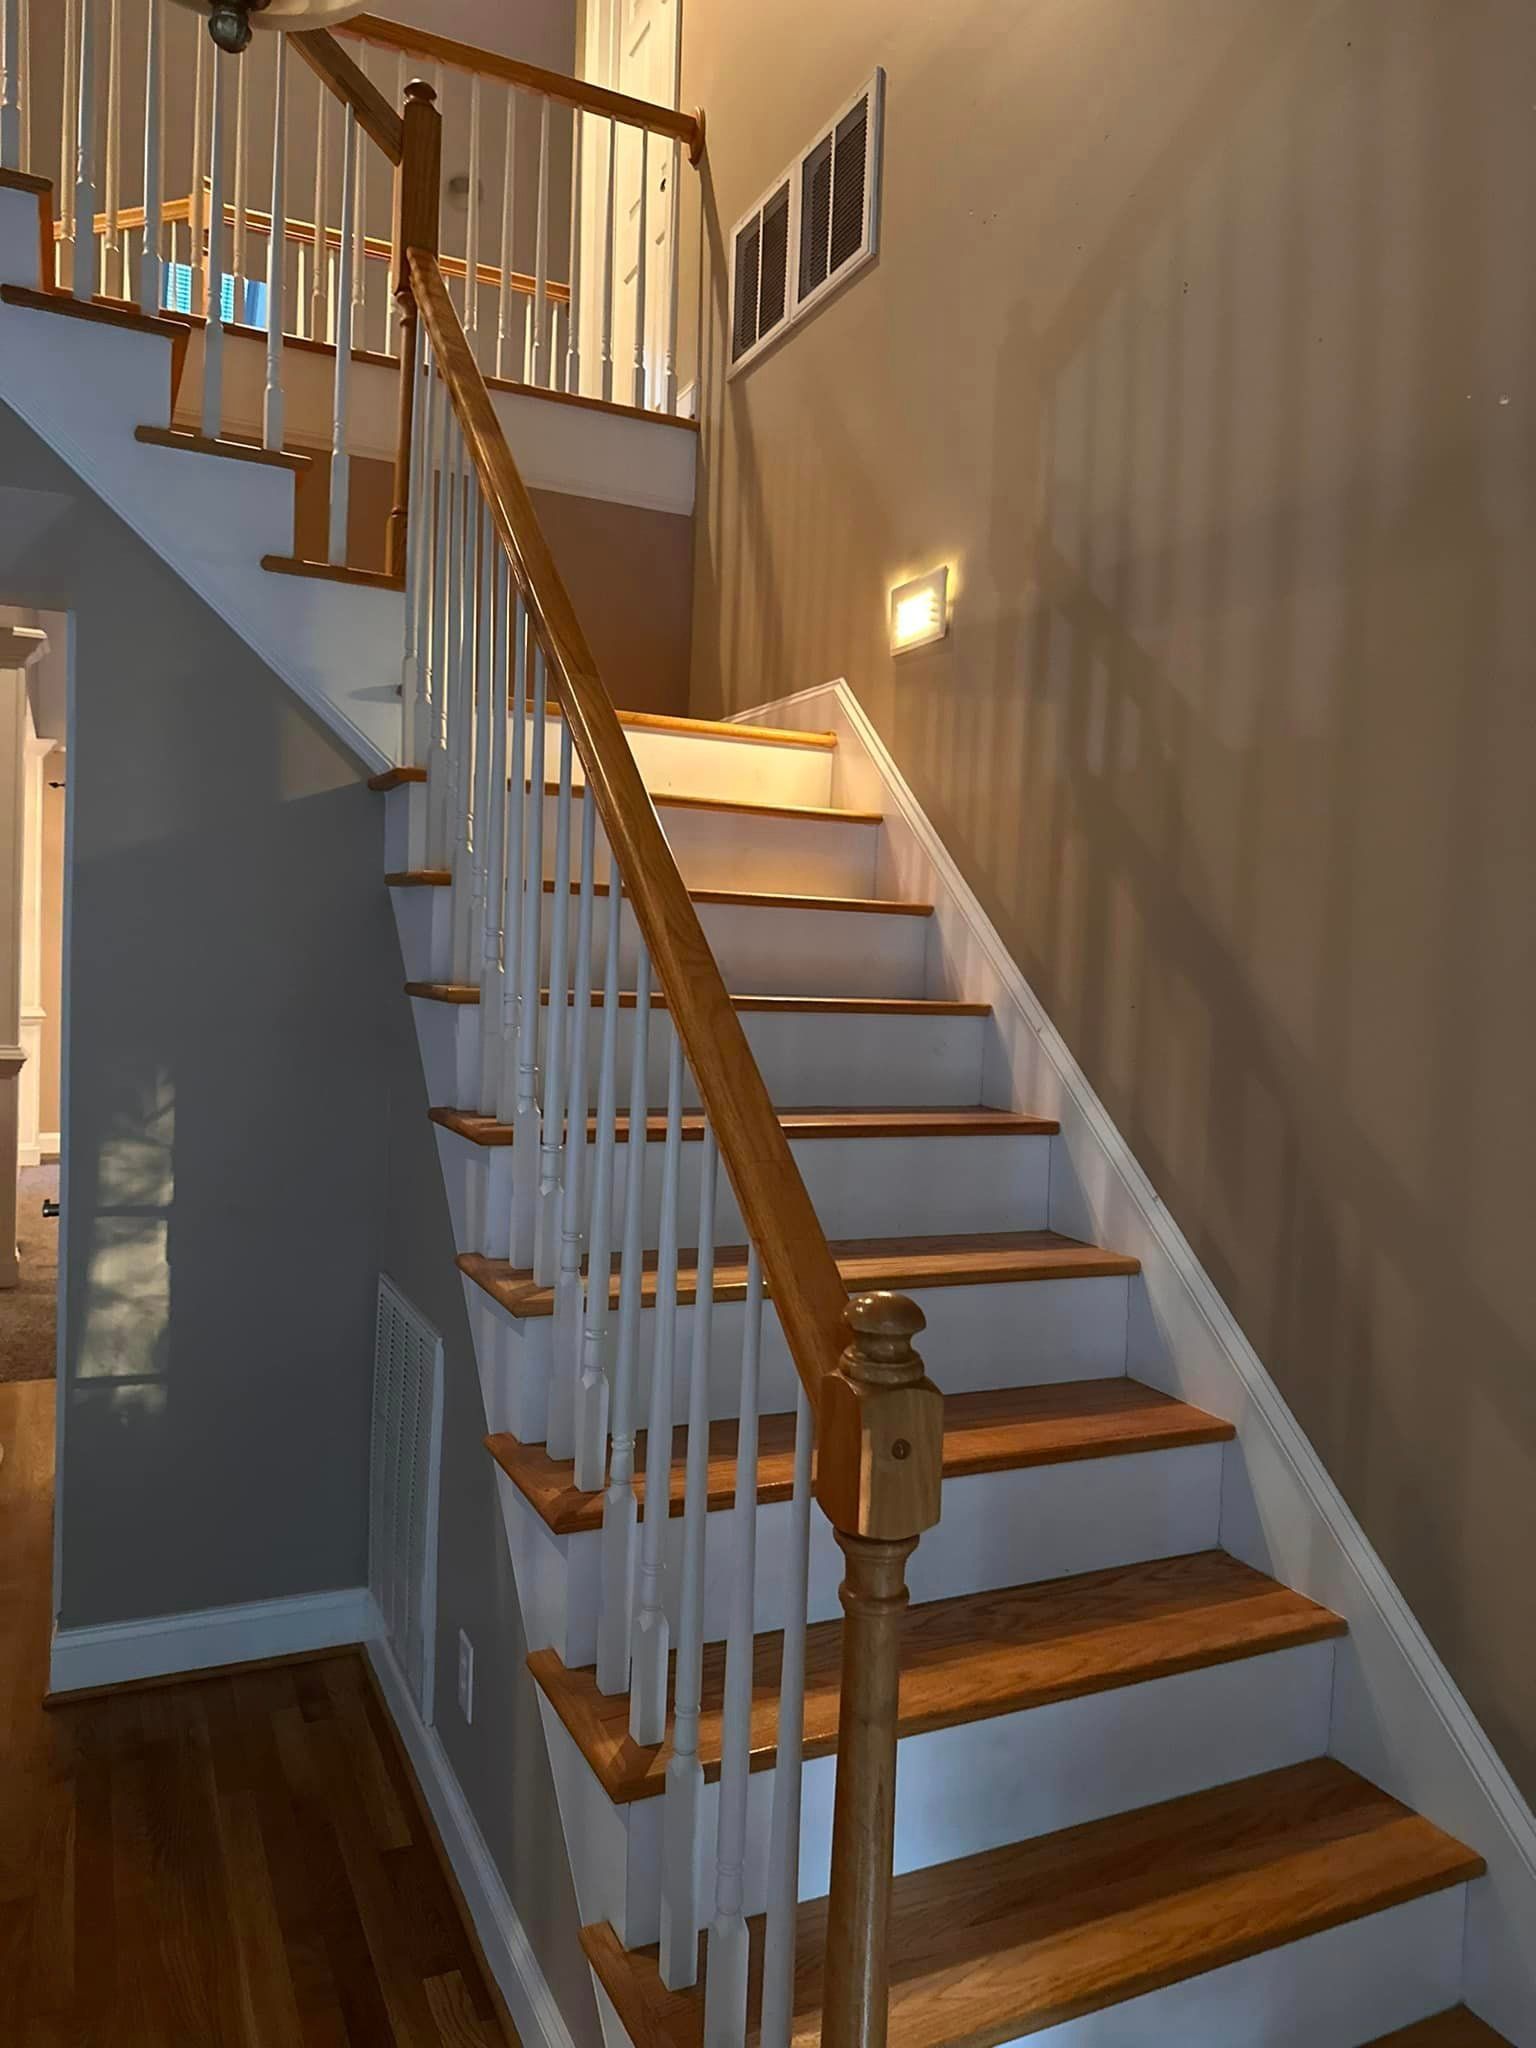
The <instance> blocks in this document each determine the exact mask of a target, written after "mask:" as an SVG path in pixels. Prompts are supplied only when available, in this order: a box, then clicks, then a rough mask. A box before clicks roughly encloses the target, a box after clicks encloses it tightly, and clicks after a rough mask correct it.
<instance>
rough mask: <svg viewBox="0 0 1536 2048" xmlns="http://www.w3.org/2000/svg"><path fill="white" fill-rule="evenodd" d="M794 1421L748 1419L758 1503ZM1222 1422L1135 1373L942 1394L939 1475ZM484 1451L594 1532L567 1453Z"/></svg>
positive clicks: (1140, 1445)
mask: <svg viewBox="0 0 1536 2048" xmlns="http://www.w3.org/2000/svg"><path fill="white" fill-rule="evenodd" d="M794 1429H795V1418H794V1416H793V1415H792V1414H782V1415H764V1416H761V1417H759V1420H758V1432H759V1435H758V1463H757V1498H758V1502H759V1504H760V1505H761V1504H766V1503H768V1502H771V1501H782V1500H788V1499H789V1497H790V1494H791V1492H792V1490H793V1487H794V1452H795V1436H794ZM736 1431H737V1424H736V1421H735V1418H734V1417H731V1418H727V1419H723V1420H721V1421H718V1422H712V1423H711V1424H710V1427H709V1480H708V1487H709V1491H708V1496H707V1499H708V1505H709V1510H710V1512H711V1513H715V1512H717V1511H719V1510H721V1509H724V1508H728V1507H730V1506H731V1504H732V1502H733V1501H734V1500H735V1498H736ZM1234 1434H1235V1432H1234V1430H1233V1427H1232V1424H1231V1423H1230V1422H1224V1421H1223V1420H1222V1419H1221V1418H1220V1417H1219V1416H1215V1415H1208V1414H1207V1413H1206V1412H1205V1410H1204V1409H1203V1408H1192V1407H1190V1406H1189V1404H1188V1403H1187V1402H1184V1401H1177V1400H1175V1399H1174V1398H1173V1396H1172V1395H1171V1394H1163V1393H1160V1392H1158V1390H1157V1389H1156V1388H1155V1387H1145V1386H1143V1385H1142V1384H1141V1383H1140V1381H1138V1380H1130V1379H1125V1378H1123V1377H1122V1378H1119V1379H1103V1380H1063V1381H1060V1382H1057V1383H1053V1384H1048V1385H1045V1386H1034V1387H998V1388H995V1389H991V1390H988V1391H987V1392H984V1393H977V1394H949V1395H946V1397H945V1401H944V1477H945V1478H946V1479H966V1478H973V1477H974V1476H975V1475H976V1474H977V1473H980V1472H1014V1471H1021V1470H1023V1469H1025V1468H1026V1467H1028V1466H1032V1465H1067V1464H1075V1463H1078V1462H1080V1461H1082V1460H1083V1459H1087V1458H1115V1457H1123V1456H1128V1455H1130V1454H1131V1453H1133V1452H1137V1451H1167V1450H1174V1449H1177V1448H1178V1447H1180V1446H1181V1445H1184V1444H1208V1443H1226V1442H1228V1441H1229V1440H1230V1439H1231V1437H1232V1436H1233V1435H1234ZM645 1435H646V1433H645V1431H644V1430H641V1431H640V1432H639V1433H638V1435H637V1436H636V1439H635V1443H636V1450H635V1465H636V1492H637V1494H638V1496H639V1499H640V1501H641V1502H642V1504H643V1503H644V1500H645V1448H644V1446H645ZM485 1442H486V1448H487V1450H489V1451H490V1453H491V1455H492V1457H493V1458H495V1460H496V1462H497V1464H498V1465H500V1467H501V1469H502V1470H503V1472H505V1473H506V1475H507V1477H508V1478H509V1479H510V1480H511V1481H512V1482H513V1484H514V1485H515V1486H516V1487H517V1489H518V1491H519V1492H520V1493H521V1494H522V1495H523V1497H524V1499H525V1500H527V1502H528V1503H529V1505H530V1506H531V1507H532V1508H533V1510H534V1512H535V1513H536V1514H538V1515H539V1516H541V1517H542V1519H543V1520H544V1521H545V1522H546V1523H547V1524H548V1525H549V1527H550V1528H551V1529H552V1530H553V1531H554V1533H555V1534H556V1535H557V1536H569V1535H574V1534H576V1533H578V1532H581V1531H585V1530H593V1529H600V1528H601V1527H602V1522H603V1496H602V1492H601V1490H599V1491H597V1492H595V1493H582V1492H579V1491H578V1490H577V1488H576V1486H575V1485H574V1483H573V1480H574V1473H575V1465H574V1462H573V1461H572V1460H571V1459H569V1458H558V1459H557V1458H551V1457H550V1455H549V1453H548V1451H547V1450H546V1449H545V1447H544V1445H543V1444H525V1443H524V1442H522V1440H521V1439H520V1438H518V1437H515V1436H513V1435H511V1434H510V1433H509V1432H504V1433H503V1434H501V1435H497V1436H488V1437H487V1438H486V1440H485ZM686 1445H687V1434H686V1431H685V1430H684V1428H683V1427H682V1425H681V1424H680V1425H679V1426H678V1427H677V1429H676V1430H675V1431H674V1432H673V1438H672V1466H671V1486H670V1496H671V1497H670V1502H669V1509H668V1511H669V1513H670V1514H672V1515H680V1514H681V1513H682V1512H683V1488H684V1482H685V1479H686V1473H685V1469H684V1463H683V1459H684V1454H685V1450H686Z"/></svg>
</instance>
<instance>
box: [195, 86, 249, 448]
mask: <svg viewBox="0 0 1536 2048" xmlns="http://www.w3.org/2000/svg"><path fill="white" fill-rule="evenodd" d="M240 61H241V60H240V59H239V58H238V57H228V58H226V57H223V56H221V55H220V54H219V53H218V52H217V51H215V53H214V59H213V108H212V112H211V114H210V116H209V121H208V254H207V259H206V263H205V267H204V272H203V298H204V302H205V304H206V306H207V309H208V318H207V324H206V326H205V327H204V329H203V433H204V435H205V436H206V437H207V438H208V440H210V441H216V440H217V439H218V437H219V423H220V421H221V420H222V418H223V416H224V291H223V282H224V81H225V77H226V74H227V72H228V69H229V66H230V65H231V64H238V63H239V62H240Z"/></svg>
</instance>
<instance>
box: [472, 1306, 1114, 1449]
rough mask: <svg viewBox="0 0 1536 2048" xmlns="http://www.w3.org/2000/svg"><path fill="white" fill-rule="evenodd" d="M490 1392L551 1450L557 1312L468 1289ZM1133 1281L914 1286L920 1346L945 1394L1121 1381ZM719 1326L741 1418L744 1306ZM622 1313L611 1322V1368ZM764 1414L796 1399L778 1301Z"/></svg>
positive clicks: (714, 1331)
mask: <svg viewBox="0 0 1536 2048" xmlns="http://www.w3.org/2000/svg"><path fill="white" fill-rule="evenodd" d="M464 1285H465V1288H466V1290H467V1292H468V1298H469V1301H470V1307H471V1312H472V1314H473V1316H474V1318H475V1327H476V1329H477V1332H478V1333H479V1341H480V1343H481V1346H482V1355H481V1362H482V1365H483V1367H484V1369H485V1372H486V1373H487V1375H488V1384H489V1386H490V1388H491V1397H490V1406H491V1409H492V1410H493V1419H492V1420H491V1422H490V1427H491V1428H492V1429H509V1430H511V1431H512V1433H513V1435H514V1436H518V1437H520V1438H522V1440H523V1441H524V1442H525V1443H542V1442H543V1440H544V1430H545V1419H546V1416H547V1414H548V1407H547V1403H548V1398H549V1377H550V1373H551V1371H552V1369H553V1362H554V1346H555V1336H556V1332H555V1325H554V1319H553V1318H552V1317H550V1316H529V1317H516V1316H510V1315H508V1314H507V1313H506V1311H505V1310H504V1309H502V1308H500V1307H499V1306H498V1305H497V1304H496V1303H495V1302H494V1301H493V1300H492V1299H491V1297H490V1296H489V1295H488V1294H486V1293H485V1291H484V1289H482V1288H480V1287H477V1286H476V1285H475V1284H474V1282H473V1281H471V1280H466V1281H465V1282H464ZM1130 1286H1131V1282H1130V1280H1128V1279H1125V1278H1121V1277H1118V1276H1114V1275H1106V1276H1104V1277H1100V1278H1094V1279H1085V1280H1028V1281H1018V1282H1013V1281H998V1282H993V1283H989V1284H987V1285H985V1286H980V1287H914V1288H910V1289H908V1290H907V1291H908V1293H909V1294H910V1296H911V1298H912V1300H914V1301H915V1302H916V1303H917V1305H918V1307H919V1308H921V1309H922V1311H923V1313H924V1315H925V1316H926V1318H927V1325H928V1326H927V1329H926V1330H925V1331H924V1333H923V1335H922V1336H921V1337H920V1338H919V1339H918V1349H919V1351H920V1352H921V1354H922V1357H923V1359H924V1360H925V1362H926V1364H927V1367H928V1371H929V1373H930V1375H931V1377H932V1378H933V1379H934V1381H935V1382H936V1383H937V1384H938V1386H939V1387H940V1388H942V1390H943V1391H944V1392H945V1393H946V1394H967V1393H982V1392H985V1391H986V1390H987V1389H988V1388H990V1387H1027V1386H1042V1385H1047V1384H1049V1383H1051V1382H1053V1381H1057V1380H1087V1379H1100V1378H1105V1377H1113V1376H1114V1375H1115V1374H1118V1373H1123V1372H1124V1371H1125V1336H1126V1318H1127V1309H1128V1304H1129V1289H1130ZM694 1314H695V1308H694V1306H693V1304H691V1303H685V1304H684V1305H683V1306H681V1307H680V1308H679V1309H678V1312H677V1352H676V1358H677V1361H678V1363H677V1365H676V1367H675V1369H674V1372H673V1384H672V1412H673V1416H674V1419H675V1420H676V1421H678V1422H681V1421H682V1420H683V1419H684V1416H685V1414H686V1412H687V1391H686V1389H687V1372H688V1361H689V1359H690V1357H691V1355H692V1354H691V1346H692V1343H693V1318H694ZM711 1314H712V1321H711V1325H710V1366H709V1379H710V1385H709V1412H710V1414H711V1415H712V1416H714V1417H717V1418H718V1417H721V1416H729V1415H734V1414H735V1413H736V1412H737V1401H738V1390H739V1385H740V1375H741V1339H742V1328H743V1324H744V1321H745V1314H746V1312H745V1308H744V1306H743V1304H742V1303H741V1302H739V1301H717V1302H715V1303H714V1304H713V1306H712V1310H711ZM617 1320H618V1318H617V1314H616V1313H615V1314H614V1316H613V1317H612V1318H611V1319H610V1328H609V1359H608V1370H609V1375H610V1380H611V1376H612V1364H613V1360H612V1344H613V1339H614V1336H615V1329H616V1325H617ZM654 1345H655V1320H654V1314H653V1311H652V1310H651V1309H649V1308H646V1309H643V1310H642V1312H641V1317H640V1339H639V1351H640V1357H639V1371H638V1373H637V1376H636V1377H637V1380H638V1388H637V1397H638V1402H639V1406H638V1409H637V1413H638V1414H639V1415H640V1417H641V1419H642V1420H643V1419H644V1417H645V1415H646V1414H647V1413H648V1412H649V1410H648V1402H649V1398H650V1381H651V1360H652V1354H653V1348H654ZM762 1351H763V1355H762V1376H761V1388H762V1394H761V1402H760V1406H761V1411H762V1413H764V1414H774V1413H787V1412H788V1411H789V1410H790V1409H791V1408H792V1407H793V1406H794V1400H795V1384H796V1382H795V1369H794V1366H793V1364H792V1363H791V1361H790V1357H789V1351H788V1348H787V1346H786V1345H785V1343H784V1338H783V1333H782V1332H781V1330H780V1329H779V1323H778V1318H777V1316H776V1315H775V1314H774V1312H773V1308H772V1305H771V1304H770V1305H769V1306H768V1308H767V1309H766V1310H765V1312H764V1316H763V1347H762Z"/></svg>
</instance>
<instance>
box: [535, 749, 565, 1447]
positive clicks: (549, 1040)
mask: <svg viewBox="0 0 1536 2048" xmlns="http://www.w3.org/2000/svg"><path fill="white" fill-rule="evenodd" d="M530 802H531V803H532V806H533V815H534V817H535V818H536V819H538V821H539V829H540V831H542V830H543V824H544V792H543V790H542V789H537V788H535V789H534V790H533V791H531V792H530ZM570 912H571V728H570V723H569V721H568V720H566V719H564V718H562V719H561V721H560V780H559V789H558V794H557V795H556V798H555V893H554V897H553V900H552V901H551V903H550V912H549V915H550V939H549V1024H548V1028H547V1030H546V1032H545V1035H544V1100H543V1104H542V1108H541V1113H540V1132H541V1137H540V1141H539V1215H538V1224H537V1227H536V1230H535V1246H534V1271H535V1273H536V1275H537V1277H538V1281H539V1285H540V1286H541V1287H553V1286H554V1284H555V1279H556V1276H557V1275H558V1273H559V1271H560V1178H561V1164H560V1155H561V1152H562V1150H563V1148H564V1137H565V1096H564V1089H565V1066H564V1058H565V1046H566V1029H565V1020H566V1008H567V1005H566V1000H565V992H566V986H567V982H566V977H567V975H568V973H569V971H570V962H569V950H570V930H571V916H570ZM569 1455H570V1445H569V1444H568V1443H567V1444H566V1445H565V1447H564V1448H563V1449H562V1450H559V1451H552V1452H551V1456H553V1457H560V1458H564V1457H569Z"/></svg>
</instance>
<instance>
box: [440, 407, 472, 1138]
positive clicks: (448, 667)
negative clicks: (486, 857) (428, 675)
mask: <svg viewBox="0 0 1536 2048" xmlns="http://www.w3.org/2000/svg"><path fill="white" fill-rule="evenodd" d="M443 497H444V501H445V511H444V515H443V525H444V533H445V544H444V548H443V597H442V608H441V609H442V626H443V639H442V650H441V668H440V673H441V677H442V694H443V742H444V746H443V771H444V772H443V789H444V807H445V811H446V819H445V838H444V845H445V848H446V858H445V861H444V865H445V866H446V867H447V869H448V873H449V876H450V888H451V894H450V897H449V910H448V917H447V919H446V920H445V921H443V922H442V923H440V924H439V925H438V928H437V929H438V950H437V952H436V954H435V956H434V960H433V971H434V973H436V974H438V975H439V976H440V977H441V978H442V979H443V980H445V981H451V980H453V979H455V978H456V976H458V975H461V974H462V973H463V972H464V962H463V961H462V959H460V958H457V957H456V956H455V955H456V949H455V940H456V938H457V936H458V932H459V928H460V925H461V922H462V920H461V919H460V917H459V915H458V907H459V905H460V904H461V903H462V901H463V897H464V886H465V877H464V858H463V856H464V843H465V818H466V814H467V811H468V793H467V791H466V790H465V787H464V746H463V736H462V732H461V727H462V725H463V708H464V692H463V688H462V678H461V674H460V666H459V664H460V658H461V655H462V651H463V629H464V614H463V573H464V553H463V545H464V544H463V527H464V437H463V435H462V433H461V432H460V429H459V426H458V422H457V421H455V422H454V423H453V427H452V430H451V432H450V435H449V441H448V457H447V461H446V463H445V465H444V472H443ZM445 937H446V944H445V943H444V938H445ZM459 1106H461V1107H462V1106H464V1105H462V1104H461V1105H459Z"/></svg>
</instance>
